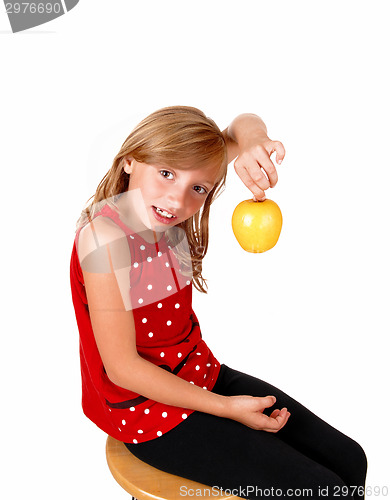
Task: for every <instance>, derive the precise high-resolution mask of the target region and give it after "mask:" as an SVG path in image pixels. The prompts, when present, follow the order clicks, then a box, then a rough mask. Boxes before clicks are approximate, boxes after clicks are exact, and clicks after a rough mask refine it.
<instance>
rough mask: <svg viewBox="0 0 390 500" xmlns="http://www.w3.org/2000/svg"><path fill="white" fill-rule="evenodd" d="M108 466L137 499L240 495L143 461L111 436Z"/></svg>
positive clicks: (224, 499) (220, 498) (222, 498)
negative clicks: (216, 488) (180, 475)
mask: <svg viewBox="0 0 390 500" xmlns="http://www.w3.org/2000/svg"><path fill="white" fill-rule="evenodd" d="M106 457H107V463H108V467H109V469H110V471H111V474H112V475H113V476H114V478H115V479H116V481H117V482H118V483H119V484H120V485H121V486H122V488H123V489H125V490H126V491H127V492H128V493H130V494H131V495H132V496H133V498H136V499H137V500H149V499H153V500H179V499H180V500H183V499H184V498H186V497H187V498H191V497H193V498H209V499H210V498H216V499H218V500H233V499H238V498H240V497H236V496H234V495H229V494H224V493H223V492H221V490H218V495H217V494H216V490H215V489H214V490H213V489H212V488H211V487H209V486H206V485H204V484H201V483H197V482H195V481H190V480H189V479H184V478H182V477H179V476H175V475H173V474H169V473H168V472H163V471H161V470H159V469H156V468H155V467H152V466H151V465H148V464H146V463H145V462H142V460H139V459H138V458H137V457H136V456H134V455H133V454H132V453H131V452H130V451H129V450H128V449H127V447H126V445H125V444H124V443H122V442H121V441H118V440H116V439H114V438H113V437H111V436H108V438H107V443H106ZM200 492H201V493H202V494H203V495H202V496H201V495H199V494H197V493H200Z"/></svg>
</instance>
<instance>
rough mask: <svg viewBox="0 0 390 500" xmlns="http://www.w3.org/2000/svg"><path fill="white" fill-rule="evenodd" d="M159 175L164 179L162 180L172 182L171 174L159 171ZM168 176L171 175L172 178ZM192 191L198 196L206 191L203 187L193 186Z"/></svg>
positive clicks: (167, 171) (166, 171)
mask: <svg viewBox="0 0 390 500" xmlns="http://www.w3.org/2000/svg"><path fill="white" fill-rule="evenodd" d="M160 174H161V175H162V176H163V177H164V179H168V180H172V178H173V173H172V172H170V171H169V170H160ZM170 175H172V177H169V176H170ZM194 189H195V191H196V192H197V193H199V194H207V190H206V189H205V188H204V187H203V186H194ZM202 190H203V191H202Z"/></svg>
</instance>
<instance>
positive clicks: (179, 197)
mask: <svg viewBox="0 0 390 500" xmlns="http://www.w3.org/2000/svg"><path fill="white" fill-rule="evenodd" d="M185 197H186V189H185V188H183V187H177V186H176V187H173V188H172V189H170V190H169V192H168V196H167V202H168V206H167V209H168V210H172V212H175V210H178V209H180V208H182V207H183V206H184V201H185Z"/></svg>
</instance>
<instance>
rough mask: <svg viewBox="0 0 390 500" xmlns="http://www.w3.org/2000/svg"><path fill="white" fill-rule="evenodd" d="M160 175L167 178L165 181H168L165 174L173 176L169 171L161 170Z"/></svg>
mask: <svg viewBox="0 0 390 500" xmlns="http://www.w3.org/2000/svg"><path fill="white" fill-rule="evenodd" d="M160 174H161V175H162V176H163V177H165V179H168V176H167V175H165V174H168V175H173V174H172V172H169V170H160Z"/></svg>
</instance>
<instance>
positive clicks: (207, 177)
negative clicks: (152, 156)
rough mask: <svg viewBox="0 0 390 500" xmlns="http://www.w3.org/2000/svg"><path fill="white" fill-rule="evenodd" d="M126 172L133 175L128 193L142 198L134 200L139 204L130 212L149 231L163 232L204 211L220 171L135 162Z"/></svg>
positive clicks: (133, 204)
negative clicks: (137, 192) (135, 192)
mask: <svg viewBox="0 0 390 500" xmlns="http://www.w3.org/2000/svg"><path fill="white" fill-rule="evenodd" d="M125 171H127V172H128V173H130V181H129V187H128V191H129V192H131V191H133V190H138V191H139V194H140V195H141V196H138V197H137V196H134V197H132V198H133V201H134V200H136V199H137V200H138V202H137V203H131V204H132V207H131V211H132V212H133V214H134V215H136V216H137V218H138V219H139V220H140V221H141V222H142V223H143V225H145V226H146V227H148V228H149V229H153V230H156V231H161V230H163V231H164V230H166V229H168V228H169V227H172V226H175V225H176V224H178V223H180V222H183V221H185V220H186V219H188V218H190V217H191V216H192V215H194V214H196V212H198V211H199V210H200V209H201V207H202V205H203V204H204V202H205V200H206V198H207V195H208V193H209V192H210V191H211V189H212V188H213V187H214V184H215V182H216V181H217V178H216V177H217V171H218V168H217V167H216V165H215V164H211V165H205V166H202V167H199V168H188V169H178V168H172V167H165V166H161V165H149V164H147V163H139V162H137V161H135V160H132V161H131V163H128V164H127V165H126V167H125ZM133 192H134V191H133ZM141 198H142V203H140V202H139V201H140V199H141ZM129 208H130V207H129Z"/></svg>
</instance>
